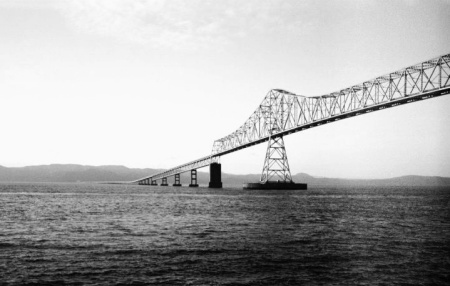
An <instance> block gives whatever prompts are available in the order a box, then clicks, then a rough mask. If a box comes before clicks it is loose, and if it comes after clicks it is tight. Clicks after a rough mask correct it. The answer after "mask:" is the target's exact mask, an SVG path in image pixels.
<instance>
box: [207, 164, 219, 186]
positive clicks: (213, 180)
mask: <svg viewBox="0 0 450 286" xmlns="http://www.w3.org/2000/svg"><path fill="white" fill-rule="evenodd" d="M209 187H210V188H217V189H218V188H222V165H220V164H219V163H212V164H211V165H209Z"/></svg>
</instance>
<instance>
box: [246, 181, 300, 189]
mask: <svg viewBox="0 0 450 286" xmlns="http://www.w3.org/2000/svg"><path fill="white" fill-rule="evenodd" d="M307 187H308V186H307V184H297V183H294V182H267V183H245V184H244V185H243V188H244V189H246V190H306V189H307Z"/></svg>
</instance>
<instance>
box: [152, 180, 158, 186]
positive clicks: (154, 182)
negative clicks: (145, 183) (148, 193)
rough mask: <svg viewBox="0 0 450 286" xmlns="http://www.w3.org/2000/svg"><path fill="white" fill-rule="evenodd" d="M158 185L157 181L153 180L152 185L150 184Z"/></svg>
mask: <svg viewBox="0 0 450 286" xmlns="http://www.w3.org/2000/svg"><path fill="white" fill-rule="evenodd" d="M157 185H158V184H157V183H156V180H152V183H151V184H150V186H157Z"/></svg>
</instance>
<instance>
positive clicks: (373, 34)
mask: <svg viewBox="0 0 450 286" xmlns="http://www.w3.org/2000/svg"><path fill="white" fill-rule="evenodd" d="M449 15H450V1H449V0H441V1H438V0H431V1H419V0H417V1H414V0H408V1H406V0H405V1H297V0H283V1H280V0H278V1H275V0H245V1H242V0H240V1H238V0H221V1H210V0H202V1H200V0H190V1H185V0H166V1H163V0H148V1H145V0H140V1H139V0H133V1H130V0H128V1H125V0H0V100H1V101H0V124H1V141H0V165H2V166H7V167H21V166H29V165H45V164H55V163H57V164H69V163H70V164H82V165H96V166H99V165H124V166H127V167H130V168H171V167H175V166H177V165H179V164H182V163H186V162H188V161H191V160H195V159H198V158H200V157H203V156H207V155H209V154H210V152H211V148H212V144H213V142H214V140H217V139H219V138H222V137H224V136H226V135H228V134H230V133H232V132H233V131H234V130H236V129H237V128H238V127H239V126H241V124H242V123H244V122H245V120H247V118H248V117H249V116H250V115H251V113H252V112H253V111H254V110H255V109H256V108H257V107H258V105H259V104H260V102H261V101H262V100H263V98H264V96H265V95H266V94H267V92H268V91H269V90H270V89H273V88H280V89H285V90H288V91H292V92H294V93H296V94H301V95H306V96H315V95H323V94H327V93H330V92H334V91H338V90H340V89H343V88H346V87H349V86H351V85H354V84H358V83H360V82H362V81H365V80H369V79H372V78H375V77H377V76H380V75H383V74H386V73H389V72H392V71H395V70H397V69H401V68H404V67H407V66H410V65H413V64H415V63H419V62H422V61H425V60H428V59H431V58H434V57H436V56H439V55H442V54H447V53H450V44H449V43H450V29H449V27H450V17H449ZM449 106H450V95H446V96H442V97H438V98H434V99H430V100H425V101H420V102H416V103H413V104H408V105H403V106H400V107H395V108H391V109H387V110H383V111H378V112H374V113H371V114H367V115H364V116H358V117H354V118H351V119H347V120H343V121H339V122H336V123H333V124H327V125H325V126H321V127H317V128H313V129H310V130H307V131H303V132H299V133H295V134H292V135H290V136H287V137H285V144H286V151H287V154H288V158H289V164H290V167H291V172H292V174H296V173H300V172H302V173H308V174H310V175H313V176H323V177H339V178H389V177H395V176H402V175H430V176H447V177H450V151H449V148H448V145H449V143H448V142H450V132H449V130H450V127H449V126H450V113H449V112H448V110H449ZM266 147H267V146H266V144H260V145H257V146H254V147H252V148H248V149H245V150H242V151H239V152H235V153H232V154H229V155H226V156H223V157H222V158H221V163H222V171H223V172H226V173H234V174H246V173H254V174H257V173H260V172H261V171H262V167H263V162H264V156H265V149H266ZM200 171H207V168H204V169H201V170H200Z"/></svg>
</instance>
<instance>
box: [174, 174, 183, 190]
mask: <svg viewBox="0 0 450 286" xmlns="http://www.w3.org/2000/svg"><path fill="white" fill-rule="evenodd" d="M172 186H174V187H181V182H180V174H175V182H174V184H173V185H172Z"/></svg>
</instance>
